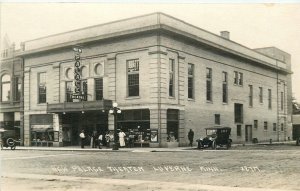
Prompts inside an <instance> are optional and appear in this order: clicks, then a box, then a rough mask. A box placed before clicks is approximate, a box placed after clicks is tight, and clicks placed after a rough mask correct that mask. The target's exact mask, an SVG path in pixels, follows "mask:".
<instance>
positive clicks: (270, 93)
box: [268, 89, 272, 109]
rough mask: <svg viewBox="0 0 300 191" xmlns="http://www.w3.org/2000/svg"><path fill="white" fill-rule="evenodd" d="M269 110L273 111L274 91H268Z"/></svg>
mask: <svg viewBox="0 0 300 191" xmlns="http://www.w3.org/2000/svg"><path fill="white" fill-rule="evenodd" d="M268 108H269V109H272V91H271V89H268Z"/></svg>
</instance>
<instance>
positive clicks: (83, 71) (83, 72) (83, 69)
mask: <svg viewBox="0 0 300 191" xmlns="http://www.w3.org/2000/svg"><path fill="white" fill-rule="evenodd" d="M87 77H88V69H87V67H86V66H82V67H81V79H85V78H87Z"/></svg>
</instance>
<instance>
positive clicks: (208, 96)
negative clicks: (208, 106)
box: [206, 68, 212, 101]
mask: <svg viewBox="0 0 300 191" xmlns="http://www.w3.org/2000/svg"><path fill="white" fill-rule="evenodd" d="M206 100H207V101H212V69H211V68H206Z"/></svg>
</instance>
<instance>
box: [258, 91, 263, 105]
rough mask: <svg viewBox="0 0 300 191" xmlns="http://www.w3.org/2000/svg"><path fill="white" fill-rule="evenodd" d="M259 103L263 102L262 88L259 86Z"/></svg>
mask: <svg viewBox="0 0 300 191" xmlns="http://www.w3.org/2000/svg"><path fill="white" fill-rule="evenodd" d="M259 103H263V88H262V87H259Z"/></svg>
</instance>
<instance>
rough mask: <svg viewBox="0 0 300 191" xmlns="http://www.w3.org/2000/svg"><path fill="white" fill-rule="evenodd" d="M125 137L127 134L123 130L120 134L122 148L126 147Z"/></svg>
mask: <svg viewBox="0 0 300 191" xmlns="http://www.w3.org/2000/svg"><path fill="white" fill-rule="evenodd" d="M125 136H126V134H125V133H124V132H123V131H122V130H121V131H120V133H119V141H120V147H125Z"/></svg>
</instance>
